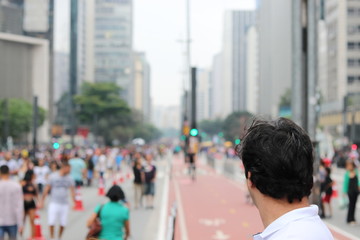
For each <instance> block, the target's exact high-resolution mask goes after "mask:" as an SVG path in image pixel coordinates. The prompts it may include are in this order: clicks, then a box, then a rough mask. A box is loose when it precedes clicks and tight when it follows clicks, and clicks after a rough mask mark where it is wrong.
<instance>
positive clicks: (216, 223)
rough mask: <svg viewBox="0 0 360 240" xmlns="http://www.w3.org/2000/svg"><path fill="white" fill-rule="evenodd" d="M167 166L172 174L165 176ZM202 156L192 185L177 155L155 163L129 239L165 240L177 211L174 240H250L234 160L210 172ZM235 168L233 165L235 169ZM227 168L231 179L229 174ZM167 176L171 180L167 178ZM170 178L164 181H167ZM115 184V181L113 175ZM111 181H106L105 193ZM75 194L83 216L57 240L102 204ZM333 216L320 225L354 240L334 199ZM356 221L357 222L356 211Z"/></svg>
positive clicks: (93, 194) (356, 232)
mask: <svg viewBox="0 0 360 240" xmlns="http://www.w3.org/2000/svg"><path fill="white" fill-rule="evenodd" d="M170 163H171V166H172V170H171V171H170ZM207 163H208V162H207V159H206V158H205V156H200V157H199V161H198V164H197V176H196V180H194V181H193V180H191V178H190V177H189V176H188V172H187V171H188V169H187V167H186V165H185V164H184V163H183V156H182V155H178V156H172V155H170V154H169V155H167V156H166V157H164V158H163V159H162V160H157V161H156V164H157V167H158V174H157V181H156V197H155V209H154V210H147V209H145V208H140V209H133V208H132V207H131V206H130V208H131V211H130V225H131V238H130V239H132V240H148V239H149V240H152V239H158V240H168V239H167V238H165V235H166V233H168V231H169V228H168V218H169V214H170V209H171V208H172V206H173V205H174V204H176V206H177V216H176V221H175V229H174V231H175V240H193V239H195V240H197V239H209V240H228V239H252V235H253V234H255V233H258V232H261V231H262V230H263V226H262V223H261V219H260V217H259V214H258V211H257V209H256V207H255V206H253V205H252V204H251V203H250V202H249V199H248V198H247V196H246V192H247V190H246V187H245V185H244V177H243V175H242V173H241V168H240V165H239V161H233V162H232V164H233V166H232V167H231V166H229V163H228V162H226V161H225V160H223V159H216V160H215V166H214V168H212V167H210V166H209V165H208V164H207ZM237 165H238V166H237ZM230 169H232V174H229V171H228V170H230ZM343 171H344V170H341V169H336V170H335V171H334V172H333V178H334V180H335V181H336V182H337V186H341V184H342V183H341V179H342V175H343ZM129 172H130V169H129V167H125V168H123V173H124V175H123V176H124V179H125V181H124V182H123V183H122V184H120V186H121V187H122V188H123V190H124V191H125V194H126V197H127V199H128V201H129V203H130V205H132V203H133V185H132V175H131V176H130V178H129V176H128V174H127V173H129ZM170 172H171V175H170V174H169V173H170ZM169 178H170V179H169ZM115 179H117V180H118V181H119V176H117V177H116V178H115ZM113 181H114V179H108V180H107V182H106V187H107V188H109V187H110V186H111V185H112V183H113ZM95 185H96V183H94V186H92V187H90V188H87V187H84V188H82V189H81V193H82V198H83V204H84V208H85V210H84V211H81V212H78V211H71V212H70V214H69V221H68V226H67V228H66V229H65V233H64V236H63V239H64V240H76V239H84V237H85V235H86V233H87V227H86V221H87V219H88V217H89V216H90V215H91V213H92V211H93V209H94V208H95V207H96V205H97V204H102V203H105V202H106V201H107V198H106V197H104V196H98V189H97V186H95ZM332 205H333V217H332V218H331V219H325V222H326V224H327V225H328V227H329V228H330V230H331V232H332V233H333V235H334V237H335V239H337V240H359V239H360V238H359V236H360V228H359V227H350V226H348V225H347V224H346V223H345V217H346V210H340V209H339V207H338V199H334V200H333V202H332ZM46 210H47V208H46V207H45V208H44V209H43V210H41V211H40V213H41V214H40V215H41V224H42V233H43V236H44V237H45V238H46V239H49V230H48V227H47V211H46ZM357 218H358V219H360V212H359V206H358V210H357ZM25 236H29V225H28V224H27V225H26V229H25Z"/></svg>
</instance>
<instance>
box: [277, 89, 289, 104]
mask: <svg viewBox="0 0 360 240" xmlns="http://www.w3.org/2000/svg"><path fill="white" fill-rule="evenodd" d="M279 107H280V108H282V107H291V89H290V88H288V89H286V90H285V92H284V94H283V95H281V97H280V103H279Z"/></svg>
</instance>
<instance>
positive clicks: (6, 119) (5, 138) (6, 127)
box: [2, 98, 10, 149]
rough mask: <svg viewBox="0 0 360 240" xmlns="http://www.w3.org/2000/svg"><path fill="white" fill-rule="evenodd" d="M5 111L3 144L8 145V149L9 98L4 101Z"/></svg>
mask: <svg viewBox="0 0 360 240" xmlns="http://www.w3.org/2000/svg"><path fill="white" fill-rule="evenodd" d="M2 107H3V111H4V122H3V141H2V142H3V145H4V146H6V149H8V146H7V138H8V137H9V132H10V129H9V100H8V99H7V98H5V99H4V101H3V106H2Z"/></svg>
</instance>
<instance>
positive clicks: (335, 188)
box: [332, 181, 339, 198]
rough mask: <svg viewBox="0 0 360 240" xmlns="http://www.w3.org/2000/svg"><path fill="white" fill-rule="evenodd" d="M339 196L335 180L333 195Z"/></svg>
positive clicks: (334, 196)
mask: <svg viewBox="0 0 360 240" xmlns="http://www.w3.org/2000/svg"><path fill="white" fill-rule="evenodd" d="M338 196H339V193H338V188H337V186H336V182H335V181H334V185H333V193H332V197H333V198H337V197H338Z"/></svg>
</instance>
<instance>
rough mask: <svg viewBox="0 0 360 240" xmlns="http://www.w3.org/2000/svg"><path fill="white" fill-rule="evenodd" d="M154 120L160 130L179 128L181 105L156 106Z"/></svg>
mask: <svg viewBox="0 0 360 240" xmlns="http://www.w3.org/2000/svg"><path fill="white" fill-rule="evenodd" d="M152 122H153V124H154V125H155V126H156V127H157V128H159V129H160V130H164V129H179V128H180V123H181V109H180V107H179V106H167V107H164V106H155V107H154V114H153V115H152Z"/></svg>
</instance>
